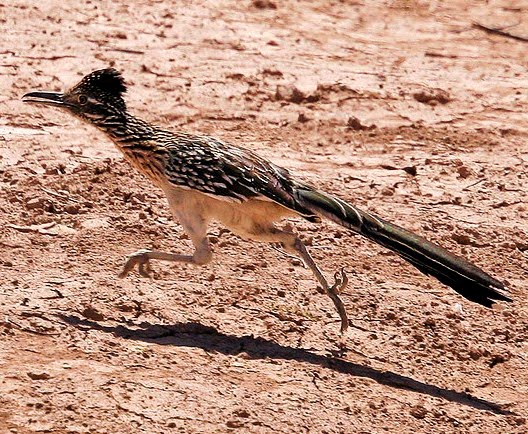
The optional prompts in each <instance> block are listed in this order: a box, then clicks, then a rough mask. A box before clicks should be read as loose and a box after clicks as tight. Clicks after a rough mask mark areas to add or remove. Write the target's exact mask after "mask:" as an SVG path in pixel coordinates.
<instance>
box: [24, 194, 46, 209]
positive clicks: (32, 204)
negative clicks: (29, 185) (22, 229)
mask: <svg viewBox="0 0 528 434" xmlns="http://www.w3.org/2000/svg"><path fill="white" fill-rule="evenodd" d="M44 203H45V200H44V199H43V198H41V197H34V198H32V199H29V200H28V201H27V202H26V208H27V209H38V208H42V207H43V206H44Z"/></svg>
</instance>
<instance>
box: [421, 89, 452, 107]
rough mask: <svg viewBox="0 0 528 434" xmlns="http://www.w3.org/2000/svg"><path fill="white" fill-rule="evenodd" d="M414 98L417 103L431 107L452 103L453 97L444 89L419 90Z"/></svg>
mask: <svg viewBox="0 0 528 434" xmlns="http://www.w3.org/2000/svg"><path fill="white" fill-rule="evenodd" d="M412 96H413V98H414V99H415V100H416V101H418V102H421V103H423V104H429V105H437V104H438V103H440V104H447V103H448V102H449V101H451V97H450V96H449V94H448V93H447V92H446V91H445V90H443V89H426V90H419V91H417V92H414V93H413V95H412Z"/></svg>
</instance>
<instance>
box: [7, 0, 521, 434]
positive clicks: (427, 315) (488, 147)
mask: <svg viewBox="0 0 528 434" xmlns="http://www.w3.org/2000/svg"><path fill="white" fill-rule="evenodd" d="M82 3H83V2H77V1H72V0H62V1H47V2H34V1H29V0H27V1H22V0H9V1H7V2H6V1H4V2H0V24H1V26H2V33H1V34H0V42H1V44H0V86H1V88H2V89H3V91H2V93H1V95H0V104H1V118H0V183H1V184H0V185H1V189H0V246H1V248H2V255H1V256H0V271H1V281H0V432H1V433H20V434H23V433H36V432H47V433H91V434H96V433H98V434H102V433H109V434H110V433H172V432H185V433H212V432H216V433H225V432H243V433H246V432H248V433H271V432H274V433H303V432H306V433H308V432H309V433H384V432H389V433H393V432H398V433H407V432H409V433H411V432H412V433H425V432H428V433H433V432H434V433H461V432H462V433H466V432H472V433H502V434H504V433H526V432H527V431H528V424H527V421H526V415H527V414H528V380H527V378H528V368H527V362H528V351H527V350H528V344H527V335H528V302H527V299H526V296H527V284H526V278H527V276H528V272H527V256H528V253H527V252H528V241H527V239H526V234H527V232H528V223H527V221H528V205H527V202H526V183H527V179H528V174H527V170H526V167H527V163H528V148H527V144H526V140H527V136H528V118H527V117H526V107H527V103H528V97H527V91H526V89H527V88H528V79H527V75H526V70H527V67H528V60H527V57H526V50H527V49H528V45H527V43H526V42H522V41H519V40H514V39H511V38H506V37H503V36H498V35H492V34H489V33H486V32H484V31H482V30H480V29H477V28H474V27H473V26H472V23H473V22H475V21H477V22H480V23H483V24H486V25H489V26H513V27H510V28H508V31H511V32H512V33H514V34H517V35H524V36H528V20H527V14H528V3H527V2H526V1H511V0H510V1H506V0H504V1H491V0H490V1H488V2H482V1H454V0H453V1H446V2H440V1H433V2H420V1H412V0H408V1H403V0H401V1H388V2H382V1H353V0H351V1H328V2H326V1H320V0H314V1H311V2H294V1H284V2H283V1H276V0H272V1H268V0H263V1H255V2H252V1H233V0H226V1H209V2H205V1H204V2H190V1H179V2H173V3H174V4H172V5H170V4H169V3H170V2H163V1H154V0H151V1H147V0H142V1H137V2H125V1H114V2H110V1H101V2H97V1H88V2H86V4H84V5H82ZM37 4H38V5H37ZM107 66H114V67H116V68H118V69H119V70H120V71H122V72H123V74H124V76H125V77H126V79H127V82H128V84H129V94H128V99H127V100H128V105H129V107H130V109H131V111H132V112H134V113H135V114H136V115H138V116H140V117H143V118H144V119H147V120H150V121H152V122H155V123H158V124H162V125H164V126H166V127H168V128H171V129H175V130H176V129H183V130H185V131H194V132H201V133H208V134H213V135H215V136H217V137H220V138H222V139H224V140H227V141H231V142H233V143H238V144H243V145H244V146H246V147H249V148H251V149H254V150H255V151H257V152H259V153H260V154H262V155H264V156H266V157H268V158H270V159H271V160H273V161H274V162H276V163H278V164H280V165H283V166H286V167H288V168H290V169H291V170H292V171H293V172H294V173H296V174H297V175H298V176H299V177H301V178H303V179H306V180H308V181H310V182H312V183H314V184H317V185H319V186H320V187H321V188H323V189H325V190H326V191H328V192H331V193H334V194H336V195H339V196H340V197H341V198H343V199H345V200H348V201H350V202H352V203H354V204H356V205H358V206H360V207H363V208H366V209H369V210H370V211H372V212H374V213H376V214H378V215H380V216H382V217H384V218H386V219H389V220H392V221H394V222H397V223H399V224H401V225H403V226H406V227H408V228H410V229H412V230H415V231H417V232H419V233H420V234H422V235H424V236H426V237H428V238H430V239H432V240H435V241H437V242H438V243H440V244H442V245H444V246H446V247H448V248H449V249H451V250H452V251H454V252H457V253H459V254H462V255H464V256H466V257H468V258H470V259H471V260H472V261H474V262H475V263H476V264H478V265H479V266H481V267H483V268H485V269H486V270H487V271H489V272H490V273H491V274H493V275H495V276H497V277H499V278H500V279H503V280H504V281H506V282H507V283H508V285H509V286H510V288H511V294H512V297H513V298H514V300H515V302H514V303H513V304H510V305H507V306H500V307H499V308H497V309H494V310H486V309H484V308H481V307H479V306H475V305H473V304H471V303H469V302H465V301H464V300H463V299H462V298H461V297H459V296H458V295H457V294H455V293H454V292H453V291H451V290H450V289H449V288H446V287H444V286H443V285H441V284H440V283H437V282H436V281H433V280H431V279H429V278H427V277H425V276H422V275H421V274H420V273H419V272H417V271H416V270H415V269H414V268H412V267H411V266H408V265H407V264H405V263H403V262H402V261H401V260H400V259H399V258H398V257H397V256H396V255H394V254H392V253H387V252H386V251H384V250H383V249H381V248H379V247H377V246H375V245H373V244H371V243H368V242H366V241H364V240H362V239H359V238H358V237H355V236H352V234H350V233H348V232H347V231H346V230H344V229H342V228H339V227H337V226H335V225H333V224H331V223H323V224H321V225H319V226H317V225H314V224H310V223H307V222H304V221H301V220H292V221H290V222H287V224H290V225H292V226H294V227H296V229H297V230H298V232H299V233H301V234H302V236H303V238H304V239H305V240H306V241H307V243H308V244H309V245H310V249H311V251H312V253H313V255H314V257H315V258H316V259H317V261H318V262H319V264H320V265H321V266H322V267H323V268H324V270H325V271H326V272H327V273H328V274H330V273H333V272H334V271H335V270H336V269H337V268H338V267H341V266H343V267H345V268H346V269H347V270H348V272H349V275H350V278H351V285H350V287H349V288H348V289H347V290H346V292H345V294H344V300H345V303H346V305H347V308H348V310H349V313H350V316H351V318H352V321H351V327H350V331H349V333H348V335H347V338H346V348H342V347H340V345H339V334H338V329H339V321H338V317H337V315H336V314H335V312H334V311H333V306H332V304H331V303H330V302H329V300H328V299H327V297H326V296H325V295H322V294H320V293H318V292H317V290H316V285H315V283H314V280H313V278H312V276H311V274H310V272H309V271H308V270H307V269H306V268H304V267H303V266H302V264H301V263H300V261H298V260H297V259H295V258H292V257H289V256H287V255H285V254H283V253H282V252H281V251H278V250H274V249H272V248H271V247H270V246H267V245H260V244H256V243H249V242H246V241H242V240H240V239H238V238H236V237H235V236H233V235H231V234H230V233H229V232H225V231H223V230H222V228H220V227H214V228H212V230H211V236H212V241H213V243H214V250H215V260H214V262H213V263H212V264H210V265H208V266H206V267H204V268H202V269H197V268H193V267H191V266H185V265H172V266H171V265H168V264H163V263H156V264H154V267H155V271H156V273H155V278H154V279H152V280H149V279H142V278H140V277H139V276H138V275H137V274H136V273H134V274H133V275H131V276H130V277H128V278H127V279H125V280H119V279H117V273H118V271H119V270H120V267H121V266H122V264H123V260H124V256H125V255H126V254H128V253H131V252H133V251H135V250H137V249H139V248H142V247H157V248H162V249H166V250H171V251H176V252H184V251H189V250H190V248H191V246H190V242H189V240H188V239H186V237H185V236H184V235H183V234H182V233H181V231H180V228H179V225H178V223H176V222H174V221H173V220H172V219H171V218H170V214H169V211H168V208H167V206H166V203H165V200H164V198H163V196H162V194H161V193H160V191H158V190H157V189H156V188H155V187H153V186H152V185H151V184H150V183H149V182H148V181H146V180H145V179H144V178H143V177H141V176H140V175H139V174H137V173H136V172H135V171H134V170H132V169H131V168H130V167H129V166H128V165H127V164H126V163H125V162H124V161H123V159H122V157H121V156H120V154H119V152H118V151H117V150H116V149H115V148H114V146H113V145H112V144H111V142H110V141H109V140H108V139H106V138H105V137H104V136H103V135H102V134H101V133H99V132H98V131H96V130H95V129H94V128H91V127H90V126H87V125H84V124H81V123H80V122H78V121H77V120H75V119H74V118H72V117H70V116H69V115H67V114H66V113H62V112H60V111H57V110H53V109H46V108H44V107H36V106H30V105H26V104H23V103H22V102H21V100H20V97H21V95H22V94H24V93H25V92H27V91H30V90H35V89H51V90H61V89H64V88H65V87H67V86H69V85H72V84H74V83H75V82H77V80H78V79H79V78H80V77H81V76H82V75H84V74H86V73H88V72H90V71H92V70H94V69H98V68H102V67H107ZM409 168H410V169H409Z"/></svg>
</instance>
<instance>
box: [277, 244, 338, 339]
mask: <svg viewBox="0 0 528 434" xmlns="http://www.w3.org/2000/svg"><path fill="white" fill-rule="evenodd" d="M284 247H285V248H287V247H289V246H287V245H284ZM291 247H293V249H294V250H295V252H297V253H298V254H299V255H300V256H301V258H302V260H303V261H304V263H305V264H306V265H308V267H309V268H310V270H312V272H313V274H314V275H315V278H316V279H317V280H318V282H319V283H320V285H321V286H322V287H323V289H324V290H325V291H326V293H327V294H328V296H329V297H330V298H331V299H332V301H333V302H334V306H335V307H336V309H337V312H338V313H339V317H340V318H341V333H342V334H344V333H345V332H346V331H347V329H348V316H347V313H346V309H345V305H344V304H343V300H341V297H339V294H340V293H341V291H343V290H344V289H345V287H346V286H347V284H348V276H347V275H346V273H345V270H344V269H343V268H342V269H341V270H340V271H336V273H335V274H334V279H335V281H334V284H333V285H329V284H328V281H327V280H326V278H325V277H324V275H323V273H322V272H321V270H320V269H319V267H318V266H317V264H316V263H315V261H314V260H313V258H312V256H311V255H310V253H308V250H307V249H306V246H305V245H304V243H303V242H302V241H301V240H300V239H299V238H297V237H295V241H294V243H293V245H291Z"/></svg>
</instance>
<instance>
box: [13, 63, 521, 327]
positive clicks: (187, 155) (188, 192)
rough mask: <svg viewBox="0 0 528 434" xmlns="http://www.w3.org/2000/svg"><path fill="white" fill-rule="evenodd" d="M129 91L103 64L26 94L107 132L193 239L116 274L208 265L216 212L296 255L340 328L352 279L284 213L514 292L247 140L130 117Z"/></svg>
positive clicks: (485, 289) (443, 274)
mask: <svg viewBox="0 0 528 434" xmlns="http://www.w3.org/2000/svg"><path fill="white" fill-rule="evenodd" d="M125 92H126V86H125V83H124V80H123V78H122V76H121V75H120V73H119V72H117V71H116V70H115V69H102V70H99V71H94V72H92V73H90V74H88V75H87V76H86V77H84V78H83V79H82V80H81V81H80V82H79V83H78V84H77V85H75V86H73V87H72V88H71V89H69V90H67V91H66V92H65V93H58V92H30V93H27V94H26V95H24V97H23V99H24V101H26V102H34V103H43V104H48V105H54V106H57V107H61V108H64V109H66V110H67V111H68V112H70V113H72V114H73V115H75V116H77V117H79V118H81V119H82V120H84V121H87V122H89V123H91V124H93V125H95V126H96V127H98V128H99V129H101V130H103V131H104V132H105V133H106V134H108V136H109V137H110V139H112V141H113V142H114V143H115V144H116V146H117V148H118V149H119V150H120V151H121V152H122V153H123V155H124V156H125V159H126V160H128V161H129V162H130V163H131V164H132V165H133V166H134V167H135V168H136V169H137V170H139V171H140V172H141V173H143V174H144V175H146V176H147V177H148V178H149V179H150V180H152V182H154V184H156V185H157V186H158V187H160V188H161V189H162V190H163V191H164V192H165V194H166V195H167V198H168V201H169V206H170V209H171V211H172V214H173V215H174V217H175V218H176V219H177V220H178V221H179V222H180V224H181V225H182V227H183V229H184V230H185V232H186V233H187V234H188V235H189V237H190V239H191V240H192V242H193V244H194V247H195V250H194V253H193V254H192V255H181V254H174V253H166V252H161V251H157V250H139V251H138V252H135V253H133V254H131V255H130V256H128V259H127V261H126V263H125V266H124V268H123V271H122V272H121V274H120V276H121V277H125V276H126V275H127V274H128V273H129V272H130V271H131V270H132V269H133V268H134V267H135V266H136V265H137V266H138V271H139V273H140V274H141V275H143V276H149V273H150V271H151V270H150V265H149V261H150V260H151V259H160V260H164V261H175V262H185V263H192V264H197V265H203V264H207V263H208V262H209V261H210V260H211V257H212V252H211V247H210V245H209V240H208V237H207V226H208V223H209V222H210V221H211V220H216V221H218V222H220V223H222V224H224V225H225V226H226V227H227V228H229V229H230V230H231V231H232V232H233V233H235V234H236V235H238V236H240V237H242V238H247V239H251V240H257V241H267V242H269V243H280V244H281V245H282V246H283V247H284V248H285V249H286V251H288V252H290V253H293V254H295V255H299V256H300V257H301V258H302V259H303V261H304V262H305V263H306V265H307V266H308V267H309V268H310V269H311V270H312V272H313V273H314V275H315V277H316V279H317V281H318V282H319V283H320V284H321V286H322V287H323V288H324V290H325V291H326V293H327V294H328V295H329V296H330V298H331V299H332V301H333V302H334V305H335V307H336V309H337V311H338V313H339V315H340V318H341V332H344V331H345V330H346V329H347V326H348V319H347V314H346V310H345V307H344V304H343V302H342V301H341V298H340V297H339V293H340V292H341V291H342V290H343V289H344V287H345V286H346V285H347V283H348V278H347V275H346V273H345V272H344V271H343V270H341V271H338V272H336V273H335V275H334V279H335V282H334V283H333V284H329V283H328V281H327V279H326V278H325V277H324V275H323V273H322V272H321V270H320V269H319V267H318V266H317V265H316V263H315V262H314V260H313V259H312V257H311V256H310V254H309V253H308V251H307V250H306V247H305V246H304V244H303V243H302V241H301V240H300V239H299V238H298V237H297V236H296V235H295V234H294V233H292V232H288V231H284V230H281V229H279V228H277V227H276V226H275V223H276V222H277V221H279V220H281V219H283V218H285V217H292V216H302V217H304V218H306V219H308V220H311V221H317V220H318V218H319V217H326V218H328V219H330V220H332V221H333V222H335V223H337V224H340V225H342V226H344V227H346V228H348V229H350V230H352V231H353V232H356V233H359V234H361V235H363V236H364V237H366V238H368V239H369V240H372V241H375V242H376V243H378V244H380V245H382V246H384V247H387V248H388V249H391V250H392V251H394V252H396V253H397V254H398V255H400V256H401V257H402V258H403V259H405V260H406V261H408V262H410V263H411V264H412V265H414V266H415V267H416V268H418V270H420V271H421V272H423V273H425V274H428V275H431V276H434V277H436V278H437V279H438V280H440V281H441V282H442V283H444V284H446V285H448V286H450V287H451V288H453V289H454V290H455V291H456V292H458V293H459V294H461V295H462V296H463V297H465V298H467V299H468V300H471V301H473V302H476V303H479V304H481V305H484V306H486V307H490V306H491V305H492V304H493V303H494V301H496V300H502V301H511V300H510V299H509V298H508V297H507V296H506V295H504V294H503V293H501V292H500V291H505V290H506V288H505V286H504V284H503V283H501V282H500V281H498V280H497V279H494V278H493V277H491V276H490V275H488V274H487V273H485V272H484V271H482V270H481V269H480V268H478V267H476V266H475V265H473V264H472V263H470V262H468V261H466V260H465V259H462V258H460V257H458V256H455V255H454V254H452V253H450V252H448V251H447V250H445V249H443V248H442V247H439V246H437V245H435V244H433V243H431V242H429V241H427V240H426V239H424V238H422V237H420V236H419V235H416V234H414V233H412V232H410V231H407V230H405V229H403V228H401V227H399V226H396V225H394V224H392V223H389V222H387V221H385V220H383V219H382V218H380V217H376V216H374V215H372V214H368V213H366V212H365V211H362V210H360V209H358V208H356V207H354V206H352V205H350V204H348V203H346V202H344V201H343V200H341V199H338V198H337V197H333V196H331V195H329V194H326V193H323V192H322V191H319V190H317V189H316V188H315V187H313V186H311V185H309V184H306V183H304V182H301V181H299V180H296V179H295V178H294V177H293V176H292V175H291V174H290V173H289V172H288V171H287V170H286V169H284V168H282V167H279V166H277V165H275V164H273V163H271V162H269V161H267V160H265V159H264V158H261V157H259V156H258V155H256V154H255V153H253V152H251V151H250V150H248V149H244V148H242V147H238V146H233V145H230V144H227V143H224V142H222V141H220V140H218V139H215V138H213V137H209V136H203V135H195V134H189V133H184V132H170V131H167V130H165V129H162V128H159V127H157V126H154V125H151V124H149V123H147V122H145V121H143V120H141V119H138V118H136V117H134V116H132V115H131V114H130V113H128V111H127V107H126V104H125V101H124V99H123V94H124V93H125Z"/></svg>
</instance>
